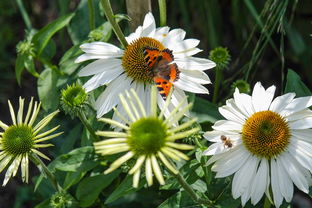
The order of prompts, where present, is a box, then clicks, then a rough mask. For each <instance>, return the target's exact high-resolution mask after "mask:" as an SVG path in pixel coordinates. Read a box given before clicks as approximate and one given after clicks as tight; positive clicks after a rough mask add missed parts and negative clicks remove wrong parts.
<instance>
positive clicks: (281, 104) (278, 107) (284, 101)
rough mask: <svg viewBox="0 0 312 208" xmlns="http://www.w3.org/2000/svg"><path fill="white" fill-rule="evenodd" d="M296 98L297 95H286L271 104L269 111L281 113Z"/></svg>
mask: <svg viewBox="0 0 312 208" xmlns="http://www.w3.org/2000/svg"><path fill="white" fill-rule="evenodd" d="M295 96H296V94H295V93H287V94H285V95H282V96H278V97H276V98H275V99H274V100H273V102H272V103H271V106H270V108H269V110H271V111H274V112H276V113H280V112H281V111H282V110H284V108H286V106H287V105H288V104H289V103H291V101H292V100H293V99H294V97H295Z"/></svg>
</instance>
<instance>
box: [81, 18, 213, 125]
mask: <svg viewBox="0 0 312 208" xmlns="http://www.w3.org/2000/svg"><path fill="white" fill-rule="evenodd" d="M185 34H186V33H185V31H184V30H182V29H173V30H171V31H169V27H160V28H156V26H155V20H154V17H153V15H152V14H151V13H148V14H147V15H146V16H145V19H144V23H143V26H139V27H138V28H137V29H136V31H135V32H134V33H132V34H130V35H129V36H128V37H126V40H127V42H128V43H129V45H128V46H127V48H126V49H125V50H122V49H120V48H118V47H116V46H114V45H112V44H109V43H105V42H92V43H84V44H82V45H81V46H80V48H81V49H82V50H83V51H84V52H85V54H83V55H81V56H79V57H78V58H77V60H76V62H77V63H79V62H83V61H86V60H92V59H98V60H96V61H94V62H92V63H90V64H89V65H87V66H86V67H85V68H83V69H82V70H81V71H80V72H79V76H90V75H92V76H93V77H92V78H91V79H90V80H89V81H87V82H86V83H85V84H84V87H85V89H86V91H87V92H89V91H92V90H94V89H96V88H97V87H99V86H102V85H107V88H106V89H105V90H104V91H103V92H102V93H101V95H100V96H99V97H98V98H97V101H96V103H95V108H96V110H97V117H101V116H102V115H104V114H105V113H107V112H109V111H110V110H111V109H112V108H113V107H114V106H116V105H117V110H120V108H122V107H121V105H119V104H120V103H119V99H118V96H116V95H118V94H119V93H123V92H124V91H125V90H129V89H130V88H133V89H134V90H135V91H136V93H137V94H138V96H139V97H140V98H141V101H142V102H143V105H144V106H145V105H146V106H148V103H149V101H148V98H147V97H148V96H149V94H150V89H151V86H153V85H155V84H157V85H158V86H159V89H160V91H161V92H160V94H161V95H162V96H163V97H166V95H167V94H168V92H169V91H170V88H174V90H173V93H172V96H173V99H172V103H171V104H170V105H169V108H170V109H173V108H174V107H175V106H177V104H178V103H179V102H180V101H181V100H183V99H184V98H185V97H186V95H185V93H184V91H188V92H193V93H208V90H207V89H206V88H205V87H204V86H203V84H209V83H211V82H210V79H209V77H208V76H207V75H206V74H205V72H204V70H207V69H210V68H212V67H214V66H215V63H214V62H212V61H210V60H208V59H205V58H198V57H192V56H193V55H195V54H197V53H198V52H200V51H201V50H200V49H199V48H197V46H198V44H199V40H196V39H184V38H185ZM155 77H158V79H156V81H155ZM157 80H158V81H157ZM159 80H162V82H160V81H159ZM164 83H167V84H164ZM163 104H164V100H163V99H162V97H161V96H160V95H159V96H158V105H159V106H160V107H161V106H163ZM185 105H187V103H186V104H185ZM161 108H162V107H161ZM166 116H167V113H166ZM117 118H118V117H116V115H115V117H114V119H117Z"/></svg>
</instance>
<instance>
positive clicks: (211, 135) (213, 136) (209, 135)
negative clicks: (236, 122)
mask: <svg viewBox="0 0 312 208" xmlns="http://www.w3.org/2000/svg"><path fill="white" fill-rule="evenodd" d="M221 135H225V136H226V137H230V138H233V139H234V140H237V139H240V136H241V135H240V134H239V133H236V132H231V131H207V132H205V133H204V135H203V136H204V138H205V139H207V140H208V141H210V142H220V143H222V141H221V139H220V136H221Z"/></svg>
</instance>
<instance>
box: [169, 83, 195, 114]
mask: <svg viewBox="0 0 312 208" xmlns="http://www.w3.org/2000/svg"><path fill="white" fill-rule="evenodd" d="M186 97H187V96H186V95H185V93H184V91H183V90H181V89H179V88H174V90H173V92H172V96H171V102H172V104H173V106H174V107H177V106H178V105H179V104H180V103H181V102H182V101H183V100H184V99H185V98H186ZM187 105H188V102H187V101H186V102H184V104H183V105H182V106H181V108H180V109H181V110H182V109H183V108H185V107H186V106H187ZM189 114H190V113H189V111H187V112H186V113H185V115H186V116H189Z"/></svg>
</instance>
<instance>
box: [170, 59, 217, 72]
mask: <svg viewBox="0 0 312 208" xmlns="http://www.w3.org/2000/svg"><path fill="white" fill-rule="evenodd" d="M174 62H175V63H176V64H177V65H178V68H179V69H183V70H200V71H203V70H206V69H211V68H213V67H215V66H216V64H215V63H214V62H213V61H210V60H209V59H205V58H198V57H183V58H175V59H174Z"/></svg>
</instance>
